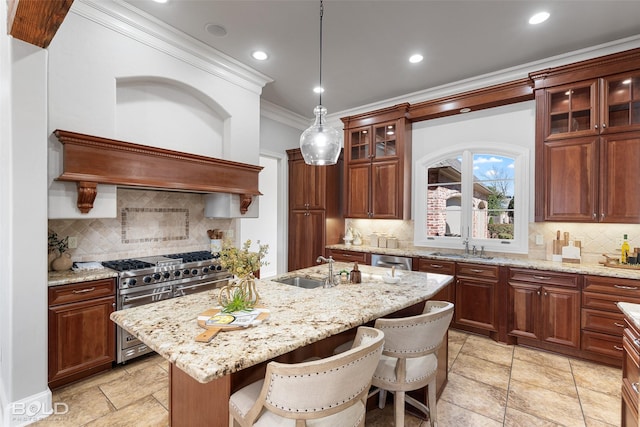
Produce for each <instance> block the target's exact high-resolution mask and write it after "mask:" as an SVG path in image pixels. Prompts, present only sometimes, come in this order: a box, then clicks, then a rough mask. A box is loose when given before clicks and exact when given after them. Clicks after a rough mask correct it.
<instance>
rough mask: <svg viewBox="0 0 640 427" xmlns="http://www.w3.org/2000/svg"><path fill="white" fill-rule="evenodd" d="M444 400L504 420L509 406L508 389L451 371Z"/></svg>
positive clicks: (441, 399)
mask: <svg viewBox="0 0 640 427" xmlns="http://www.w3.org/2000/svg"><path fill="white" fill-rule="evenodd" d="M442 401H446V402H449V403H451V404H454V405H456V406H460V407H462V408H465V409H468V410H470V411H473V412H475V413H478V414H480V415H484V416H485V417H489V418H491V419H494V420H496V421H500V422H502V420H503V419H504V413H505V409H506V406H507V390H506V389H503V388H498V387H493V386H490V385H488V384H484V383H480V382H478V381H474V380H471V379H469V378H466V377H463V376H461V375H458V374H454V373H451V374H449V381H448V382H447V386H446V387H445V389H444V391H443V392H442V396H440V400H439V402H442Z"/></svg>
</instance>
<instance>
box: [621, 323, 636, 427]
mask: <svg viewBox="0 0 640 427" xmlns="http://www.w3.org/2000/svg"><path fill="white" fill-rule="evenodd" d="M625 326H626V328H625V329H624V337H623V339H622V341H623V348H624V350H623V359H622V393H621V395H622V423H621V427H632V426H633V427H636V426H638V394H639V393H640V391H639V390H638V385H639V384H640V346H639V345H638V344H639V343H640V331H638V329H636V327H635V325H634V324H633V322H632V321H629V320H625Z"/></svg>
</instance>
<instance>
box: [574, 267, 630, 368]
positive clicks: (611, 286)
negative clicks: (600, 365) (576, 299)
mask: <svg viewBox="0 0 640 427" xmlns="http://www.w3.org/2000/svg"><path fill="white" fill-rule="evenodd" d="M618 301H625V302H631V303H636V304H640V281H639V280H631V279H621V278H616V277H603V276H585V278H584V288H583V290H582V350H583V351H585V352H589V353H593V354H594V355H595V356H596V357H597V359H598V360H600V361H602V362H605V363H608V364H611V365H618V366H619V365H620V364H621V363H622V356H623V355H622V353H623V351H622V335H623V330H624V327H625V324H624V316H623V314H622V313H621V312H620V310H619V309H618V307H617V306H616V302H618Z"/></svg>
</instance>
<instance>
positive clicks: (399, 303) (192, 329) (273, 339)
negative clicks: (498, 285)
mask: <svg viewBox="0 0 640 427" xmlns="http://www.w3.org/2000/svg"><path fill="white" fill-rule="evenodd" d="M351 267H352V264H347V263H340V262H336V263H335V266H334V271H336V272H338V271H340V270H341V269H348V270H351ZM327 268H328V267H327V266H326V265H321V266H316V267H310V268H306V269H302V270H298V271H296V272H294V273H295V274H297V275H303V276H304V275H310V276H315V277H324V276H326V274H327ZM360 270H361V271H362V283H360V284H350V283H346V284H339V285H337V286H335V287H332V288H328V289H325V288H322V287H320V288H315V289H301V288H297V287H295V286H289V285H285V284H281V283H277V282H273V281H270V280H257V281H256V282H257V290H258V292H259V294H260V301H261V304H263V305H264V306H265V307H266V308H268V309H269V310H270V312H271V316H270V318H269V319H268V320H267V321H266V322H264V323H262V324H259V325H257V326H253V327H250V328H246V329H242V330H236V331H226V332H225V331H223V332H220V333H219V334H218V335H217V336H216V337H214V338H213V340H212V341H211V342H209V343H200V342H196V341H195V337H196V336H197V335H198V334H200V333H201V332H204V329H202V328H200V327H199V326H198V325H197V322H196V318H197V316H198V314H199V313H201V312H203V311H205V310H207V309H209V308H213V307H215V306H216V305H217V296H218V292H217V291H207V292H202V293H197V294H192V295H187V296H184V297H181V298H174V299H169V300H165V301H159V302H156V303H154V304H147V305H143V306H139V307H135V308H130V309H126V310H120V311H116V312H114V313H112V314H111V319H112V320H113V321H114V322H115V323H117V324H118V325H120V326H121V327H123V328H124V329H126V330H128V331H129V332H131V333H132V334H133V335H135V336H136V337H138V338H139V339H140V340H141V341H142V342H144V343H145V344H146V345H148V346H149V347H151V348H152V349H153V350H155V351H156V352H158V353H159V354H160V355H162V356H163V357H164V358H166V359H167V360H169V361H170V362H171V363H174V364H175V366H177V367H178V368H180V369H181V370H183V371H184V372H185V373H187V374H189V375H190V376H191V377H193V378H194V379H196V380H197V381H199V382H201V383H206V382H209V381H212V380H214V379H216V378H219V377H222V376H224V375H227V374H230V373H233V372H236V371H240V370H242V369H244V368H247V367H249V366H253V365H255V364H258V363H261V362H264V361H266V360H269V359H272V358H274V357H276V356H279V355H281V354H284V353H287V352H289V351H292V350H294V349H297V348H300V347H303V346H305V345H308V344H310V343H313V342H315V341H319V340H321V339H323V338H326V337H329V336H332V335H335V334H338V333H340V332H343V331H346V330H349V329H351V328H354V327H356V326H359V325H362V324H364V323H366V322H369V321H371V320H374V319H376V318H379V317H382V316H385V315H387V314H390V313H393V312H395V311H397V310H400V309H402V308H404V307H409V306H411V305H413V304H416V303H418V302H420V301H424V300H426V299H429V298H431V297H432V296H433V295H435V294H436V293H437V292H438V291H439V290H440V289H442V288H443V287H444V286H445V285H446V284H448V283H449V282H451V280H452V277H451V276H445V275H441V274H431V273H419V272H402V273H403V274H402V276H401V281H400V282H399V283H397V284H386V283H384V282H383V281H382V280H381V276H382V275H383V274H388V272H389V271H390V270H389V269H385V268H379V267H371V266H361V268H360ZM291 275H293V273H288V274H287V275H286V276H291ZM283 276H284V275H283ZM283 276H281V277H283Z"/></svg>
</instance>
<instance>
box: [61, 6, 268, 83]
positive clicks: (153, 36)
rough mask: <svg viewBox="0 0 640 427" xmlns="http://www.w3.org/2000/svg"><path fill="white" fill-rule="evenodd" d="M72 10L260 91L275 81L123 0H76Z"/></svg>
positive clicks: (176, 56)
mask: <svg viewBox="0 0 640 427" xmlns="http://www.w3.org/2000/svg"><path fill="white" fill-rule="evenodd" d="M71 12H72V13H75V14H76V15H78V16H81V17H83V18H86V19H88V20H90V21H92V22H95V23H97V24H99V25H102V26H103V27H105V28H108V29H110V30H112V31H115V32H117V33H119V34H122V35H123V36H126V37H129V38H130V39H132V40H135V41H137V42H140V43H142V44H144V45H146V46H149V47H151V48H153V49H156V50H157V51H159V52H162V53H165V54H167V55H169V56H171V57H173V58H176V59H178V60H180V61H182V62H185V63H187V64H189V65H191V66H193V67H195V68H198V69H200V70H202V71H205V72H207V73H209V74H211V75H214V76H216V77H219V78H222V79H224V80H226V81H228V82H230V83H233V84H235V85H237V86H240V87H242V88H244V89H247V90H250V91H252V92H254V93H257V94H258V95H260V94H261V93H262V88H263V87H264V86H265V85H266V84H267V83H270V82H272V81H273V79H272V78H270V77H268V76H266V75H265V74H262V73H260V72H259V71H257V70H254V69H253V68H251V67H249V66H247V65H245V64H243V63H241V62H239V61H237V60H235V59H233V58H231V57H230V56H228V55H225V54H224V53H222V52H220V51H218V50H216V49H214V48H212V47H210V46H207V45H206V44H204V43H202V42H200V41H199V40H196V39H195V38H193V37H190V36H188V35H186V34H185V33H183V32H181V31H179V30H176V29H175V28H173V27H171V26H169V25H167V24H165V23H164V22H162V21H160V20H158V19H156V18H154V17H152V16H151V15H149V14H147V13H145V12H143V11H141V10H139V9H136V8H135V7H133V6H131V5H130V4H128V3H125V2H123V1H121V0H114V1H110V2H105V1H101V0H76V1H75V2H74V3H73V5H72V7H71Z"/></svg>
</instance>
